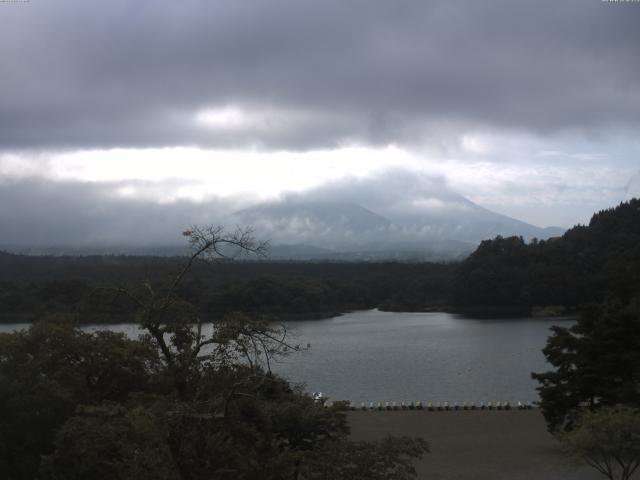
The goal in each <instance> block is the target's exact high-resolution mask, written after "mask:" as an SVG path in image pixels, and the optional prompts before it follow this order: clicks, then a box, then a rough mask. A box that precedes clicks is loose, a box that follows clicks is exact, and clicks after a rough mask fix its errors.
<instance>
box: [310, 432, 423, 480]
mask: <svg viewBox="0 0 640 480" xmlns="http://www.w3.org/2000/svg"><path fill="white" fill-rule="evenodd" d="M428 451H429V448H428V445H427V443H426V442H425V441H424V440H422V439H421V438H411V437H386V438H384V439H383V440H379V441H375V442H349V441H345V440H342V441H341V442H327V443H325V444H324V445H322V447H321V448H319V449H317V450H316V451H315V452H313V453H312V455H311V458H310V461H308V462H307V463H306V465H305V468H304V473H303V478H304V479H308V480H334V479H341V480H384V479H389V478H393V479H394V480H409V479H412V478H415V475H416V471H415V468H414V466H413V458H414V457H419V456H422V455H423V454H425V453H427V452H428Z"/></svg>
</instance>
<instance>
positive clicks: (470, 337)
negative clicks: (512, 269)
mask: <svg viewBox="0 0 640 480" xmlns="http://www.w3.org/2000/svg"><path fill="white" fill-rule="evenodd" d="M571 322H572V321H571V320H566V319H558V318H519V319H500V320H491V319H489V320H487V319H483V320H476V319H470V318H465V317H460V316H456V315H452V314H448V313H443V312H430V313H396V312H380V311H378V310H367V311H358V312H352V313H348V314H345V315H342V316H339V317H334V318H330V319H326V320H308V321H296V322H288V323H287V324H286V327H287V329H288V330H289V332H290V334H291V336H292V340H293V341H294V342H295V343H300V344H301V345H303V346H306V345H307V344H311V348H310V349H308V350H307V351H304V352H298V353H293V354H291V355H289V356H287V357H285V358H283V359H280V360H278V361H277V362H275V363H274V364H273V365H272V367H273V369H274V370H275V371H276V372H278V373H280V374H282V375H283V376H285V377H286V378H288V379H289V380H291V381H293V382H296V383H305V384H306V387H307V390H309V391H320V392H323V393H324V394H325V395H327V396H329V397H330V398H332V399H348V400H353V401H357V402H361V401H374V402H377V401H387V400H388V401H401V400H404V401H411V400H413V401H416V400H422V401H433V402H436V401H440V402H442V401H448V402H450V403H453V402H459V403H460V402H463V401H475V402H480V401H484V402H487V401H511V402H517V401H535V400H537V398H538V396H537V393H536V391H535V387H536V385H537V384H536V382H534V381H533V380H532V379H531V376H530V374H531V372H532V371H545V370H547V369H549V365H548V364H546V362H545V359H544V356H543V355H542V352H541V349H542V348H543V347H544V345H545V342H546V339H547V337H548V335H549V327H551V326H552V325H556V324H564V325H569V324H570V323H571ZM24 326H25V324H5V325H0V331H12V330H14V329H19V328H24ZM83 328H84V329H85V330H89V331H93V330H96V329H98V328H109V329H110V330H113V331H118V332H123V333H125V334H126V335H128V336H130V337H132V338H135V337H136V336H137V335H138V334H139V333H140V330H139V329H138V327H137V325H134V324H116V325H100V326H85V327H83Z"/></svg>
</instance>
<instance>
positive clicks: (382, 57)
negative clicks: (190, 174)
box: [0, 0, 640, 150]
mask: <svg viewBox="0 0 640 480" xmlns="http://www.w3.org/2000/svg"><path fill="white" fill-rule="evenodd" d="M639 24H640V5H638V4H633V3H621V4H615V3H605V2H600V1H599V0H569V1H564V2H557V1H555V0H553V1H552V0H536V1H529V2H513V1H507V0H488V1H477V0H474V1H471V0H469V1H456V2H452V1H418V0H415V1H406V0H398V1H394V2H372V1H368V0H367V1H365V0H354V1H350V2H344V1H342V0H340V1H338V0H324V1H299V0H275V1H262V2H239V1H236V0H219V1H215V2H213V1H195V0H193V1H180V2H177V1H175V2H152V1H139V2H130V1H124V0H113V1H109V2H75V1H67V0H57V1H46V0H39V1H32V2H29V3H22V4H20V3H18V4H16V3H6V4H0V42H1V43H0V44H1V45H2V47H1V49H0V60H1V65H2V67H1V68H2V74H1V75H0V148H2V149H5V150H6V149H12V148H45V149H50V148H54V147H61V148H64V147H68V148H90V147H114V146H162V145H186V144H192V145H202V146H215V147H236V146H247V145H251V146H257V147H263V148H294V149H295V148H316V147H332V146H335V145H338V144H341V143H344V142H350V141H355V142H364V143H388V142H397V143H401V144H402V143H406V144H410V143H412V142H419V141H421V140H422V139H423V138H424V136H425V135H428V132H429V130H430V129H431V128H432V127H433V126H434V125H438V126H439V128H442V125H445V126H447V125H448V126H452V127H453V128H460V127H462V128H467V127H469V128H474V127H478V126H482V127H492V126H493V127H497V128H505V127H506V128H516V129H523V130H527V131H534V132H542V133H546V132H554V131H557V130H558V129H578V130H581V129H584V128H587V129H595V128H601V127H603V126H615V125H619V124H622V125H626V126H627V127H629V126H631V127H633V126H637V124H638V123H639V120H640V81H639V79H640V62H638V60H637V55H638V50H637V48H638V47H637V46H638V44H639V43H640V28H638V25H639ZM225 105H236V106H239V107H240V108H242V109H244V110H245V111H247V112H249V113H252V112H253V113H256V112H257V113H259V114H260V115H261V117H260V121H259V122H255V121H254V122H249V123H248V124H247V125H244V126H243V127H237V128H233V129H226V130H224V129H223V130H215V129H207V128H204V127H203V126H201V125H200V126H198V125H197V124H196V123H194V115H195V114H196V112H198V111H200V110H201V109H203V108H207V107H209V108H211V107H220V106H225Z"/></svg>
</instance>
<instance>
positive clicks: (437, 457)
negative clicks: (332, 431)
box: [348, 410, 640, 480]
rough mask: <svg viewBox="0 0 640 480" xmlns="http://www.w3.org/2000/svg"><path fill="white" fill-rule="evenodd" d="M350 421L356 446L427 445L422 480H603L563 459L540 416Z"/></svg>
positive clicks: (374, 416)
mask: <svg viewBox="0 0 640 480" xmlns="http://www.w3.org/2000/svg"><path fill="white" fill-rule="evenodd" d="M348 418H349V423H350V425H351V430H352V431H351V434H352V437H353V438H354V439H355V440H371V439H378V438H381V437H384V436H385V435H411V436H420V437H422V438H424V439H425V440H427V442H429V447H430V450H431V453H429V454H427V455H425V456H424V458H423V459H422V460H420V461H419V462H417V464H416V469H417V471H418V478H420V479H421V480H422V479H424V480H427V479H429V480H507V479H508V480H525V479H526V480H592V479H593V480H596V479H599V478H604V477H602V476H601V474H599V473H598V472H596V471H595V470H592V469H591V468H589V467H578V468H577V467H576V466H574V465H571V464H569V463H568V462H567V461H566V460H565V459H564V458H563V457H562V455H561V453H560V452H559V448H558V443H557V442H556V440H555V439H554V438H553V437H552V436H551V435H550V434H549V433H548V432H547V431H546V426H545V422H544V419H543V417H542V414H541V413H540V411H539V410H524V411H521V410H497V411H478V410H475V411H435V412H433V411H426V410H412V411H409V410H407V411H371V412H369V411H354V412H349V414H348ZM636 477H637V478H640V476H638V475H636Z"/></svg>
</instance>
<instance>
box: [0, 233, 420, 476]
mask: <svg viewBox="0 0 640 480" xmlns="http://www.w3.org/2000/svg"><path fill="white" fill-rule="evenodd" d="M185 235H186V236H187V237H189V239H190V243H191V246H192V248H193V250H192V253H191V255H190V256H189V257H188V258H187V259H186V261H185V263H184V265H183V266H181V267H180V268H179V269H178V273H177V274H176V275H175V276H173V277H172V280H171V281H170V282H168V283H166V284H162V283H160V282H150V281H145V282H144V283H143V284H142V285H140V286H139V287H136V288H125V287H104V288H102V289H101V293H105V294H109V295H112V296H113V299H114V301H116V300H118V299H121V300H122V301H126V302H130V304H131V305H134V306H135V315H136V318H137V320H138V322H139V323H140V326H141V329H142V330H143V332H145V333H144V334H143V335H141V336H140V337H139V339H138V340H129V339H127V338H125V337H124V336H123V335H119V334H114V333H110V332H100V331H99V332H95V333H84V332H82V331H81V330H79V329H78V327H77V323H76V322H77V318H76V319H74V318H68V317H66V318H61V317H54V318H47V319H45V320H44V321H42V322H38V323H36V324H34V325H32V326H31V328H29V329H28V330H27V331H23V332H18V333H14V334H10V335H9V334H5V335H2V336H0V476H1V477H2V478H7V479H9V480H31V479H34V478H41V479H43V480H63V479H64V480H74V479H77V480H80V479H86V478H95V479H107V478H108V479H116V480H120V479H121V480H125V479H127V480H128V479H131V478H136V479H143V480H144V479H149V480H151V479H163V480H164V479H166V480H200V479H209V478H216V479H234V480H235V479H256V480H257V479H266V480H269V479H274V480H275V479H281V478H294V479H295V478H298V479H303V478H321V477H318V476H317V475H316V473H314V472H315V471H316V469H321V468H324V467H323V465H324V463H326V462H329V463H331V465H327V466H326V468H331V469H333V471H334V472H337V473H340V472H344V473H345V475H347V473H348V472H349V471H351V470H352V469H353V465H354V462H356V464H357V465H359V466H362V468H364V466H365V464H366V465H367V466H368V468H369V470H365V471H369V472H370V473H371V476H369V477H368V478H401V479H404V478H414V477H415V475H414V472H413V470H412V467H411V461H412V460H413V459H414V458H416V457H419V456H420V455H422V454H423V453H424V452H425V451H426V447H425V445H424V443H423V442H421V441H420V440H411V439H397V440H387V441H385V442H383V443H371V444H369V443H357V444H354V443H351V442H350V441H349V440H348V426H347V423H346V419H345V415H344V412H343V411H342V409H341V407H340V406H335V407H331V408H327V407H325V406H324V405H323V404H322V403H319V402H317V401H315V400H314V399H313V398H311V397H310V396H309V395H307V394H306V393H304V392H303V391H302V390H300V389H298V388H294V387H292V386H291V385H289V384H288V383H287V382H286V381H285V380H283V379H281V378H278V377H277V376H275V375H273V374H272V373H271V371H270V359H271V358H272V357H273V356H274V355H283V354H286V353H288V352H291V351H295V350H297V349H298V347H297V346H295V345H291V344H289V343H288V342H287V338H286V331H284V330H283V329H282V328H279V327H277V326H274V325H273V324H271V323H267V322H265V321H263V320H260V319H253V318H251V317H248V316H246V315H243V314H232V315H227V316H226V317H225V318H224V319H222V320H220V321H217V322H215V323H213V324H207V323H205V322H203V321H202V318H201V316H200V314H199V310H198V308H196V307H195V306H194V304H193V303H192V302H190V301H189V299H188V298H184V297H182V296H181V295H180V292H181V286H182V283H183V282H184V281H185V279H186V278H187V277H188V275H189V274H190V273H191V271H192V269H193V266H194V265H195V263H196V262H197V260H198V259H200V258H202V257H203V256H208V255H210V254H211V255H213V256H214V257H216V258H218V257H221V256H225V255H227V254H228V253H229V252H231V253H237V252H238V251H242V252H256V253H259V252H260V251H261V248H262V246H261V245H257V244H255V243H254V242H253V239H252V237H251V236H250V234H249V233H247V232H246V231H238V232H234V233H233V234H227V233H226V232H225V231H224V230H222V229H219V228H211V229H195V228H194V229H192V230H189V231H187V232H185ZM327 452H336V456H335V458H332V457H330V456H328V455H327ZM337 452H343V453H341V454H340V455H338V454H337ZM344 452H352V454H351V455H347V456H345V455H344ZM374 458H379V460H376V462H373V461H372V459H374ZM374 466H375V468H374ZM358 468H360V467H358ZM349 475H350V474H349ZM333 478H338V477H333ZM345 478H362V477H349V476H345Z"/></svg>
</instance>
